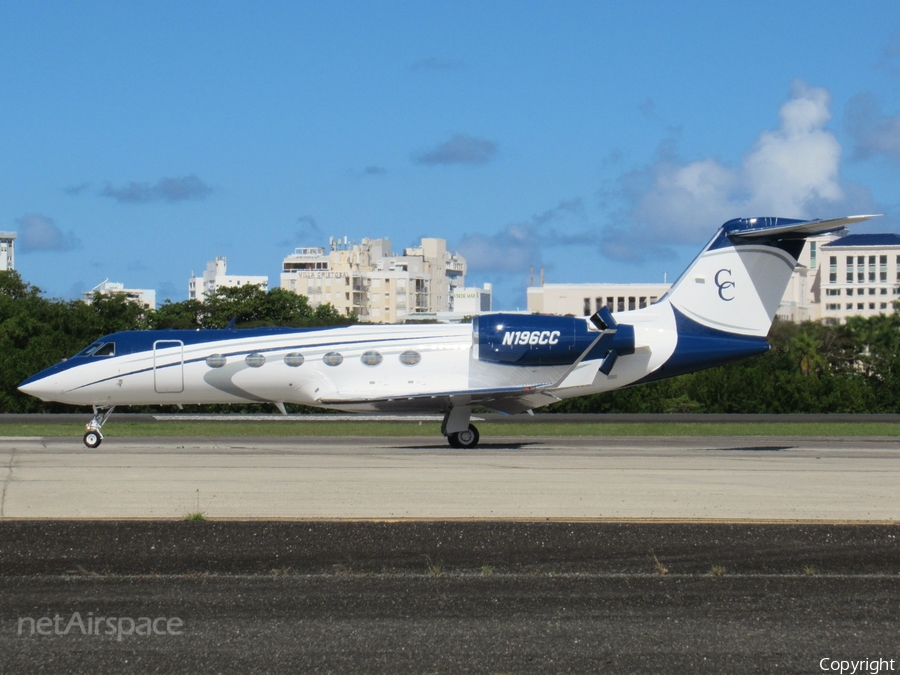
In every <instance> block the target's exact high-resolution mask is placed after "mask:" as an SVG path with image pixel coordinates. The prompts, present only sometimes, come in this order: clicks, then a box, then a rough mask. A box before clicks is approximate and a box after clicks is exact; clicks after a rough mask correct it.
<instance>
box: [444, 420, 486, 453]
mask: <svg viewBox="0 0 900 675" xmlns="http://www.w3.org/2000/svg"><path fill="white" fill-rule="evenodd" d="M479 438H480V436H479V435H478V429H476V428H475V425H474V424H470V425H469V428H468V429H466V430H465V431H457V432H454V433H452V434H450V435H449V436H447V440H448V441H449V442H450V447H453V448H474V447H475V446H476V445H478V439H479Z"/></svg>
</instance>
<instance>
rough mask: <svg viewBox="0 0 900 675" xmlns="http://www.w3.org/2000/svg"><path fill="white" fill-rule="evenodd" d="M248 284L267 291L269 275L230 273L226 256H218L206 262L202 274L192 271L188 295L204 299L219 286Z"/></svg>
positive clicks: (194, 298) (195, 298) (192, 297)
mask: <svg viewBox="0 0 900 675" xmlns="http://www.w3.org/2000/svg"><path fill="white" fill-rule="evenodd" d="M247 284H250V285H253V286H259V287H260V288H262V289H263V290H264V291H266V290H268V289H269V277H267V276H251V275H248V274H228V262H227V261H226V259H225V256H216V259H215V260H210V261H209V262H208V263H206V270H205V271H204V272H203V274H202V275H201V276H199V277H198V276H196V275H195V274H194V273H193V272H192V273H191V278H190V279H189V280H188V297H189V298H190V299H192V300H201V301H202V300H204V299H205V298H206V296H207V295H209V294H210V293H214V292H215V290H216V289H217V288H227V287H233V286H245V285H247Z"/></svg>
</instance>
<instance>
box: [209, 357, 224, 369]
mask: <svg viewBox="0 0 900 675" xmlns="http://www.w3.org/2000/svg"><path fill="white" fill-rule="evenodd" d="M225 363H226V359H225V357H224V356H222V355H221V354H210V355H209V356H207V357H206V365H208V366H209V367H210V368H221V367H222V366H224V365H225Z"/></svg>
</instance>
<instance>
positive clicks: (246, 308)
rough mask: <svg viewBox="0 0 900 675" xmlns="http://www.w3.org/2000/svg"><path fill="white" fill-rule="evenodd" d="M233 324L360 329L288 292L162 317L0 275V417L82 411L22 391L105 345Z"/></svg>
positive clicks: (242, 294) (233, 296)
mask: <svg viewBox="0 0 900 675" xmlns="http://www.w3.org/2000/svg"><path fill="white" fill-rule="evenodd" d="M233 318H236V320H237V322H236V327H238V328H250V327H256V326H274V325H278V326H297V327H303V326H332V325H339V324H347V323H355V322H356V317H355V316H353V315H351V316H344V315H342V314H340V313H339V312H338V311H337V310H336V309H335V308H334V307H333V306H331V305H328V304H326V305H321V306H319V307H317V308H315V309H313V308H312V307H310V306H309V301H308V300H307V298H306V297H305V296H302V295H297V294H295V293H291V292H290V291H286V290H284V289H281V288H273V289H271V290H270V291H268V292H266V291H264V290H262V289H261V288H259V287H258V286H241V287H238V288H221V289H218V290H217V291H216V292H215V293H213V294H212V295H211V296H210V297H209V298H208V300H207V301H206V302H204V303H201V302H198V301H196V300H186V301H184V302H171V301H168V300H167V301H166V302H165V303H164V304H163V305H162V306H161V307H159V309H156V310H147V309H145V308H144V307H143V306H142V305H140V304H138V303H136V302H133V301H131V300H128V299H127V298H126V297H124V296H122V295H101V294H99V293H97V294H95V295H94V299H93V301H92V303H91V304H87V303H85V302H82V301H80V300H72V301H63V300H51V299H47V298H45V297H44V296H43V295H42V294H41V290H40V289H39V288H37V287H36V286H32V285H31V284H28V283H26V282H24V281H23V280H22V278H21V276H19V274H18V272H15V271H8V272H7V271H3V272H0V412H4V413H23V412H64V411H72V410H76V408H72V407H71V406H65V405H61V404H57V403H44V402H43V401H40V400H38V399H36V398H34V397H32V396H26V395H25V394H22V393H21V392H19V391H18V390H17V389H16V386H17V385H18V384H19V383H20V382H21V381H22V380H24V379H26V378H28V377H30V376H31V375H34V374H35V373H37V372H38V371H40V370H43V369H44V368H47V367H48V366H51V365H53V364H54V363H59V362H60V361H61V360H63V359H65V358H67V357H69V356H72V355H73V354H75V353H77V352H78V351H80V350H81V349H83V348H84V347H86V346H87V345H89V344H90V343H91V342H93V341H94V340H96V339H97V338H98V337H101V336H103V335H108V334H109V333H115V332H118V331H124V330H140V329H148V328H183V329H192V330H193V329H197V328H224V327H225V326H227V325H228V323H229V322H230V321H231V320H232V319H233ZM265 410H266V411H268V410H269V408H268V407H267V408H265Z"/></svg>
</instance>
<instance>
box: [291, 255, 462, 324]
mask: <svg viewBox="0 0 900 675" xmlns="http://www.w3.org/2000/svg"><path fill="white" fill-rule="evenodd" d="M465 274H466V261H465V259H464V258H463V257H462V256H460V255H459V254H453V253H450V252H448V251H447V242H446V241H444V240H443V239H434V238H424V239H422V242H421V244H420V245H419V246H415V247H412V248H407V249H404V251H403V254H402V255H394V253H393V252H392V250H391V242H390V241H389V240H387V239H363V240H362V242H360V243H359V244H357V243H355V242H349V241H348V240H347V239H346V237H345V238H344V239H343V240H341V239H333V238H332V239H331V241H330V243H329V249H328V250H326V249H324V248H318V247H302V248H297V249H296V250H295V251H294V252H293V253H292V254H291V255H289V256H287V257H286V258H285V259H284V263H283V267H282V273H281V287H282V288H285V289H287V290H290V291H293V292H294V293H299V294H300V295H305V296H307V297H308V298H309V302H310V305H312V306H313V307H318V306H319V305H321V304H325V303H328V304H331V305H332V306H333V307H335V308H336V309H337V310H338V311H340V312H342V313H348V312H355V313H356V315H357V316H358V317H359V319H360V320H361V321H371V322H374V323H400V322H402V321H405V320H406V318H407V317H408V316H409V315H411V314H415V313H434V312H445V311H448V310H449V309H450V308H451V306H452V298H453V292H454V290H455V289H456V288H457V287H461V286H464V285H465Z"/></svg>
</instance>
